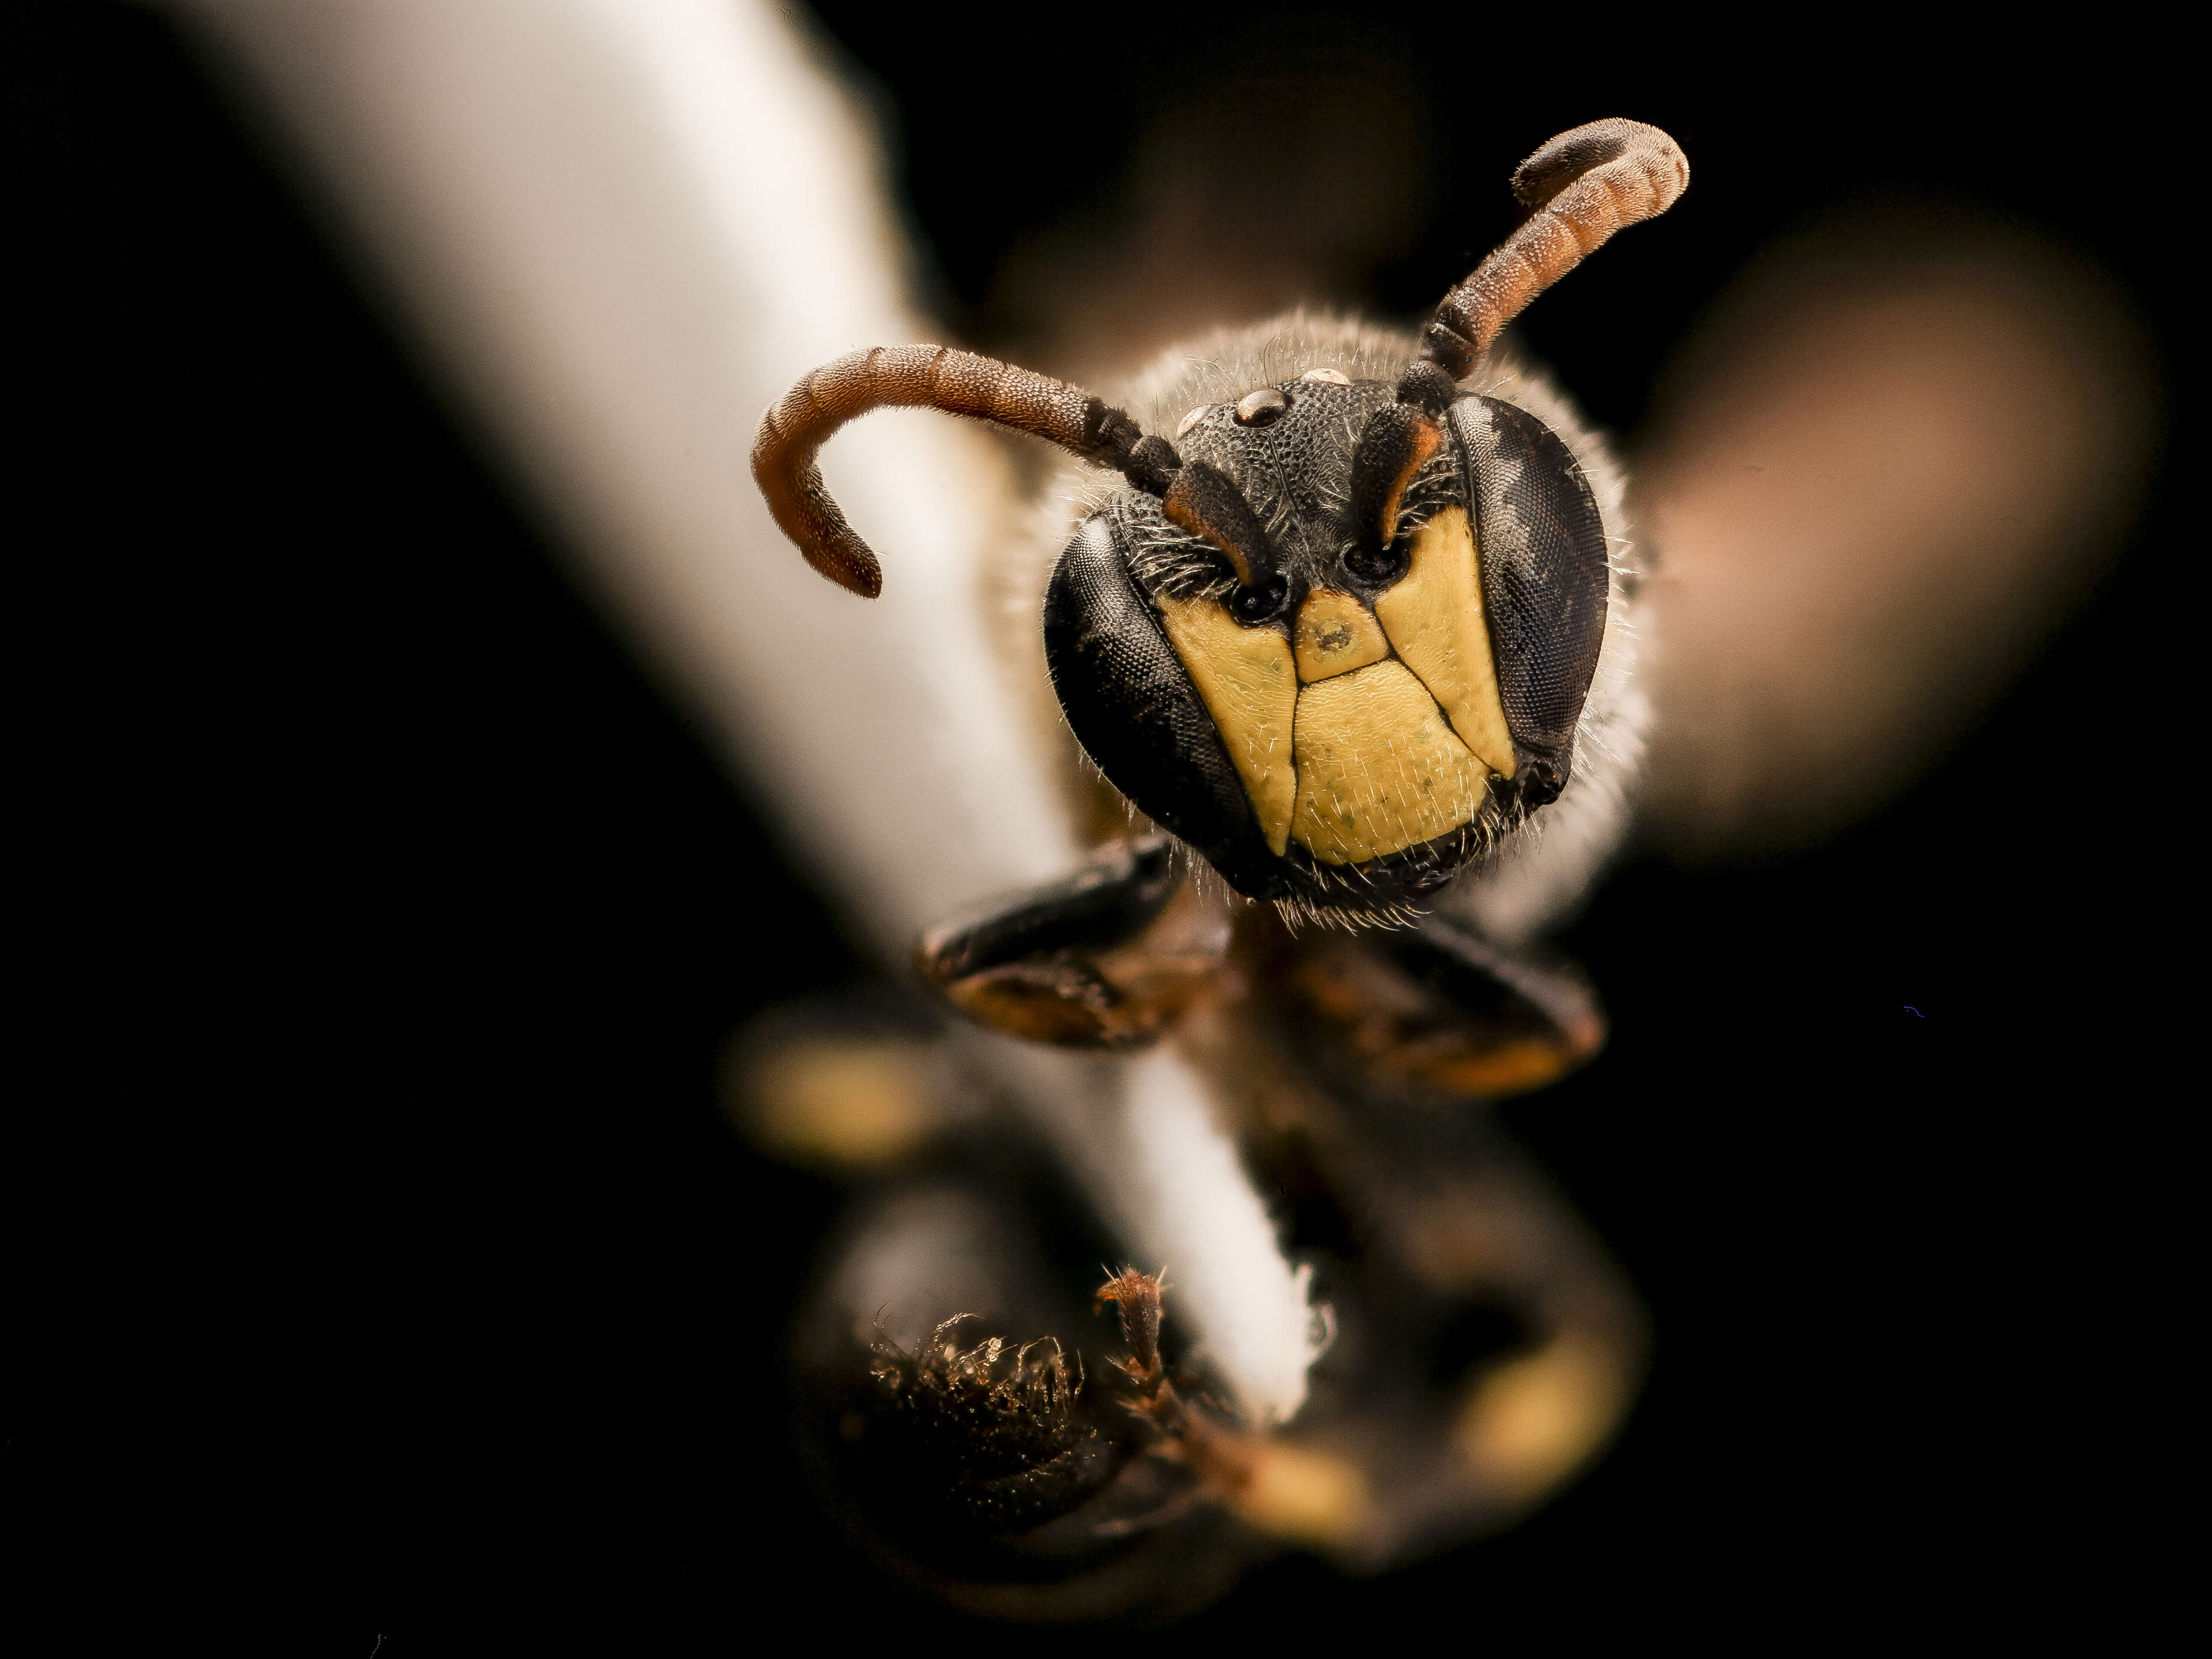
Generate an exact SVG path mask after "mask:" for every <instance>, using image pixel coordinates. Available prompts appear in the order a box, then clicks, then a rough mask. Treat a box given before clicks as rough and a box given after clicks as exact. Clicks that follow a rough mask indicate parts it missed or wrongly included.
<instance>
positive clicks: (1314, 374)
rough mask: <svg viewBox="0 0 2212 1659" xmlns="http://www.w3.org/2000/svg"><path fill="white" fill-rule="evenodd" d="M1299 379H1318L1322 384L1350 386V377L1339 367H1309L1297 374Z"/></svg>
mask: <svg viewBox="0 0 2212 1659" xmlns="http://www.w3.org/2000/svg"><path fill="white" fill-rule="evenodd" d="M1298 379H1300V380H1318V381H1320V382H1321V383H1322V385H1323V386H1350V385H1351V384H1352V377H1351V376H1350V375H1348V374H1346V373H1345V372H1344V371H1343V370H1342V369H1340V368H1310V369H1308V370H1307V371H1306V372H1305V373H1304V374H1301V375H1299V376H1298Z"/></svg>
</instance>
